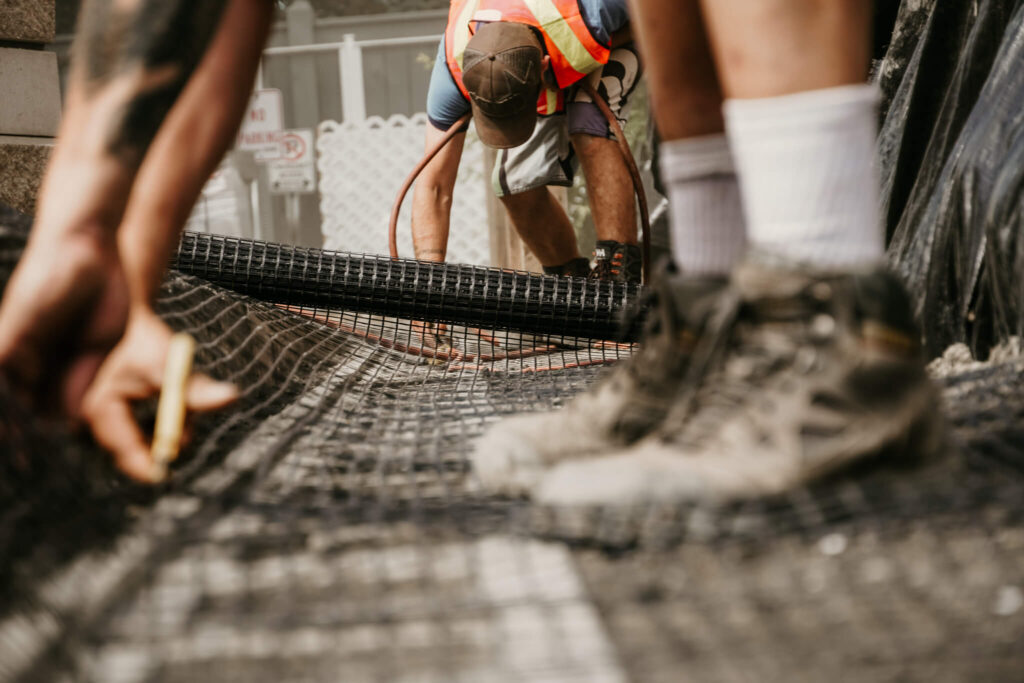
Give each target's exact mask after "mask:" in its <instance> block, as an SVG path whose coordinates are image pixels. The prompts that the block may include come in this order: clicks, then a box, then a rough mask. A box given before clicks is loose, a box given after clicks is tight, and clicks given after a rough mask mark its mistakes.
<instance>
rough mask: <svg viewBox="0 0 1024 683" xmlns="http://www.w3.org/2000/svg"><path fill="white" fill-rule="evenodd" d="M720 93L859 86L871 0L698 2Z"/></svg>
mask: <svg viewBox="0 0 1024 683" xmlns="http://www.w3.org/2000/svg"><path fill="white" fill-rule="evenodd" d="M703 5H704V15H705V17H706V19H707V23H708V30H709V33H710V34H711V43H712V46H713V48H714V53H715V57H716V58H717V63H718V69H719V73H720V75H721V77H722V84H723V86H724V88H725V94H726V96H727V97H730V98H742V99H746V98H755V97H774V96H777V95H788V94H791V93H797V92H802V91H805V90H817V89H821V88H829V87H833V86H839V85H847V84H851V83H863V82H864V80H865V79H866V77H867V71H868V66H869V65H870V60H871V41H870V35H871V18H872V3H870V2H864V0H703Z"/></svg>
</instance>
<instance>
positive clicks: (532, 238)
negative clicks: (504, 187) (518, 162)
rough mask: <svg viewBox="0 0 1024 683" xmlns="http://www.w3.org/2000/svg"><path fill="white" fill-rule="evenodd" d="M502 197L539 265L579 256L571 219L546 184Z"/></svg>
mask: <svg viewBox="0 0 1024 683" xmlns="http://www.w3.org/2000/svg"><path fill="white" fill-rule="evenodd" d="M501 201H502V203H503V204H504V205H505V208H506V209H508V214H509V217H510V218H511V219H512V224H513V225H515V226H516V232H518V233H519V236H520V237H521V238H522V240H523V242H524V243H525V244H526V246H527V248H528V249H529V250H530V251H532V252H533V254H534V256H536V257H537V260H538V261H540V264H541V265H542V266H545V267H550V266H560V265H562V264H563V263H568V262H569V261H571V260H572V259H574V258H579V255H580V252H579V249H578V248H577V246H576V233H575V232H573V229H572V223H570V222H569V217H568V216H567V215H566V214H565V210H564V209H563V208H562V206H561V204H559V203H558V200H556V199H555V196H554V195H553V194H551V191H550V190H548V188H546V187H538V188H536V189H533V190H527V191H526V192H522V193H520V194H512V195H506V196H504V197H502V198H501Z"/></svg>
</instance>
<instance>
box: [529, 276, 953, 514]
mask: <svg viewBox="0 0 1024 683" xmlns="http://www.w3.org/2000/svg"><path fill="white" fill-rule="evenodd" d="M731 289H732V293H731V295H732V296H733V297H734V302H735V305H734V306H733V307H732V309H733V310H732V312H731V313H730V312H728V311H726V312H724V313H723V312H722V311H720V312H719V315H717V316H716V319H715V322H714V323H709V326H708V331H707V334H708V335H710V336H708V337H706V338H705V339H704V340H702V341H701V343H700V344H699V345H698V349H697V351H695V353H694V358H693V365H692V366H693V368H694V369H695V374H699V372H700V371H701V370H707V372H708V374H706V375H705V378H704V380H703V381H702V382H701V383H700V384H698V385H696V386H695V387H693V388H692V389H691V390H690V391H688V392H687V394H686V395H685V396H684V397H683V399H682V400H681V401H680V402H679V404H678V405H677V406H676V407H675V408H674V409H673V411H672V413H671V414H670V415H668V416H667V417H666V418H665V420H664V421H663V423H662V424H661V426H660V427H659V428H658V429H657V430H656V431H655V432H652V433H651V434H650V435H649V436H648V437H647V438H645V439H643V440H642V441H640V442H638V443H637V444H636V445H635V446H633V447H632V448H629V449H624V450H621V451H620V452H618V453H616V454H611V455H607V456H605V457H600V458H594V459H592V460H589V461H581V462H574V463H566V464H562V465H559V466H558V467H556V468H554V469H552V470H551V471H550V472H549V473H548V474H547V475H545V477H544V478H543V480H541V481H540V483H539V484H538V486H537V487H536V488H535V490H534V494H535V496H536V498H537V499H538V500H541V501H544V502H547V503H552V504H638V503H647V502H655V501H660V502H682V501H712V502H723V501H732V500H738V499H747V498H752V497H758V496H765V495H771V494H778V493H780V492H783V491H786V490H789V489H793V488H796V487H799V486H801V485H803V484H805V483H807V482H809V481H811V480H814V479H818V478H820V477H824V476H826V475H830V474H833V473H835V472H837V471H838V470H840V469H843V468H846V467H848V466H850V465H852V464H854V463H856V462H859V461H862V460H864V459H866V458H869V457H871V456H879V455H885V456H886V459H887V460H892V459H898V460H901V461H903V462H916V461H917V460H919V459H924V458H928V457H929V456H932V455H934V454H936V453H938V451H939V445H940V443H941V434H942V427H941V425H942V422H941V419H940V417H939V401H938V394H937V392H936V390H935V388H934V387H933V386H932V384H931V383H930V381H929V380H928V377H927V375H926V373H925V366H924V361H923V357H922V354H921V350H920V345H919V340H920V335H919V332H918V329H917V327H916V325H915V323H914V320H913V316H912V313H911V306H910V301H909V298H908V297H907V295H906V293H905V291H904V290H903V287H902V286H901V284H900V283H899V282H898V281H897V280H896V279H895V278H894V277H893V276H891V275H889V274H888V273H886V272H884V271H881V270H879V271H875V272H870V273H863V274H846V275H842V274H821V273H810V272H804V271H799V270H790V271H785V270H779V269H770V268H763V267H758V266H753V265H748V266H744V267H743V268H741V269H740V270H739V271H738V272H737V274H736V276H735V277H734V279H733V286H732V287H731ZM714 325H717V329H712V327H713V326H714ZM717 340H725V342H726V343H725V344H724V345H722V346H720V347H718V348H717V349H716V346H717V344H716V341H717ZM716 356H718V357H716Z"/></svg>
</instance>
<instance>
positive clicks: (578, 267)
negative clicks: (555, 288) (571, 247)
mask: <svg viewBox="0 0 1024 683" xmlns="http://www.w3.org/2000/svg"><path fill="white" fill-rule="evenodd" d="M544 274H545V275H558V276H561V277H589V276H590V261H588V260H587V259H585V258H583V257H582V256H581V257H578V258H574V259H573V260H571V261H569V262H568V263H563V264H562V265H560V266H544Z"/></svg>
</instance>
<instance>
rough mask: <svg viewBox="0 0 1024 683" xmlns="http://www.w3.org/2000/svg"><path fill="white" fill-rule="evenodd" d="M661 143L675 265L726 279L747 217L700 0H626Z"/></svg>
mask: <svg viewBox="0 0 1024 683" xmlns="http://www.w3.org/2000/svg"><path fill="white" fill-rule="evenodd" d="M630 4H631V16H632V22H633V27H634V30H635V32H636V33H637V34H638V35H639V41H638V44H639V47H640V52H641V53H642V55H643V57H644V65H645V68H646V70H647V78H648V84H649V86H650V92H651V100H652V105H653V112H654V118H655V120H656V122H657V124H658V131H659V133H660V134H661V140H662V144H661V146H660V149H659V162H660V167H661V168H660V170H661V180H662V184H663V186H664V188H665V192H666V196H667V197H668V198H669V201H670V204H671V216H670V230H671V244H672V254H673V257H674V260H675V262H676V265H678V266H679V268H680V269H681V270H682V271H683V272H684V273H686V274H687V275H693V276H701V277H724V276H725V275H727V274H728V272H729V271H730V270H731V269H732V267H733V265H734V264H735V263H736V262H737V261H738V260H740V259H741V258H742V257H743V255H744V253H745V251H746V222H745V220H744V215H743V209H742V203H741V199H740V190H739V184H738V182H737V178H736V174H735V171H734V168H733V159H732V153H731V149H730V146H729V141H728V139H727V138H726V136H725V133H724V131H725V121H724V118H723V115H722V100H723V98H722V88H721V85H720V83H719V79H718V73H717V71H716V69H715V63H714V59H713V58H712V55H711V46H710V44H709V42H708V37H707V32H706V30H705V24H704V17H703V15H702V13H701V9H700V0H631V3H630Z"/></svg>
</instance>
